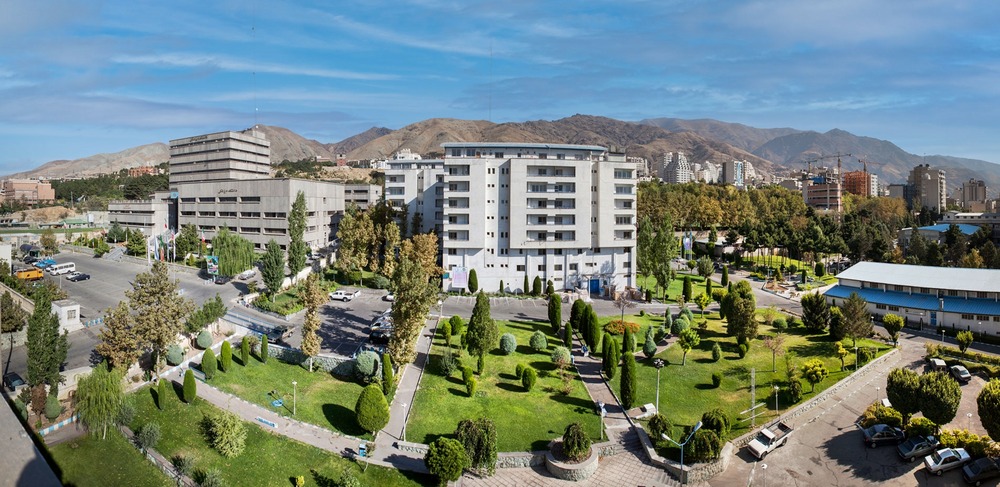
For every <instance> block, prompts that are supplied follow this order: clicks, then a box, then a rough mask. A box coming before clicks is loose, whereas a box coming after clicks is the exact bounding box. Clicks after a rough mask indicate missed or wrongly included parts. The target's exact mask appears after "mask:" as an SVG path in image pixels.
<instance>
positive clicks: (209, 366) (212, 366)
mask: <svg viewBox="0 0 1000 487" xmlns="http://www.w3.org/2000/svg"><path fill="white" fill-rule="evenodd" d="M218 366H219V362H218V360H216V358H215V352H213V351H212V349H211V348H209V349H208V350H205V355H202V357H201V371H202V372H204V373H205V380H210V379H211V378H212V377H215V371H216V370H217V368H218Z"/></svg>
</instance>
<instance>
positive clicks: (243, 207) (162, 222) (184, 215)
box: [108, 128, 380, 249]
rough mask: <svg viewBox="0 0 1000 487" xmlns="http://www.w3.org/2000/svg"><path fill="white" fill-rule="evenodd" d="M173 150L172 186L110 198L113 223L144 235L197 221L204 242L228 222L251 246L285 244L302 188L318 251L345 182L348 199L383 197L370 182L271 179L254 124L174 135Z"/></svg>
mask: <svg viewBox="0 0 1000 487" xmlns="http://www.w3.org/2000/svg"><path fill="white" fill-rule="evenodd" d="M170 154H171V156H170V190H169V191H164V192H158V193H156V194H155V195H153V197H152V198H151V199H149V200H141V201H113V202H111V203H110V204H109V205H108V210H109V218H110V219H111V220H112V221H114V220H117V221H118V222H119V223H120V224H121V225H122V226H125V227H129V228H138V229H141V230H142V231H143V233H144V234H145V235H147V236H154V235H157V236H158V235H161V234H169V233H172V232H177V231H179V230H180V228H181V227H183V226H184V225H194V226H195V227H196V228H197V229H198V230H199V233H201V234H203V235H204V236H205V239H206V240H211V239H212V238H213V237H214V236H215V235H216V234H217V233H218V232H219V231H221V230H222V229H223V228H227V229H229V231H231V232H234V233H236V234H238V235H240V236H242V237H244V238H246V239H247V240H249V241H250V242H252V243H253V244H254V248H256V249H263V248H264V246H265V245H266V244H267V242H268V241H269V240H271V239H274V240H275V241H276V242H277V243H278V244H279V245H280V246H281V248H282V249H287V248H288V243H289V240H290V238H289V236H288V212H289V211H290V210H291V207H292V204H293V203H294V202H295V198H296V196H297V195H298V193H299V192H300V191H301V192H302V193H303V194H304V195H305V198H306V230H305V233H304V235H303V238H304V240H305V241H306V244H307V245H308V246H309V247H310V248H313V249H316V248H320V247H325V246H327V245H329V242H330V241H331V240H332V239H333V238H334V237H335V235H336V225H337V222H339V220H340V217H341V216H342V215H343V212H344V209H345V208H346V204H347V198H346V193H345V191H347V189H346V188H348V187H349V188H350V191H351V193H350V194H351V199H352V200H353V201H355V202H356V203H361V204H364V205H366V206H367V205H368V204H370V203H371V202H372V201H378V198H379V197H380V190H379V189H378V188H377V187H373V186H370V185H344V184H341V183H334V182H326V181H315V180H304V179H291V178H284V179H273V178H271V177H270V168H271V166H270V143H269V142H268V141H267V139H266V138H265V137H264V134H263V133H262V132H259V131H257V130H255V129H253V128H251V129H248V130H245V131H243V132H232V131H229V132H218V133H214V134H207V135H199V136H195V137H187V138H183V139H176V140H173V141H171V147H170ZM359 206H361V205H359Z"/></svg>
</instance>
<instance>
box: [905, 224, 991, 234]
mask: <svg viewBox="0 0 1000 487" xmlns="http://www.w3.org/2000/svg"><path fill="white" fill-rule="evenodd" d="M951 225H952V224H949V223H939V224H937V225H929V226H926V227H920V228H918V230H930V231H934V232H941V233H944V232H947V231H948V228H949V227H951ZM954 225H955V226H956V227H958V230H959V231H960V232H962V233H964V234H966V235H972V234H974V233H976V232H978V231H979V227H978V226H976V225H969V224H967V223H956V224H954Z"/></svg>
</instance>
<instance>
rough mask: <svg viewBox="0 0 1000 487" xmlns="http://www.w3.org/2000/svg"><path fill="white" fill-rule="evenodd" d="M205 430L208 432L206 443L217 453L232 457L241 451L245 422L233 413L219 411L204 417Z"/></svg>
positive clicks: (245, 435)
mask: <svg viewBox="0 0 1000 487" xmlns="http://www.w3.org/2000/svg"><path fill="white" fill-rule="evenodd" d="M204 425H205V430H206V432H207V433H208V435H207V436H208V443H209V444H210V445H212V448H215V449H216V450H217V451H218V452H219V454H221V455H222V456H224V457H226V458H233V457H236V456H239V455H240V454H241V453H243V448H244V447H245V446H246V439H247V429H246V423H244V422H243V420H242V419H240V417H239V416H237V415H236V414H234V413H231V412H229V411H219V412H217V413H214V414H211V415H209V416H206V417H205V423H204Z"/></svg>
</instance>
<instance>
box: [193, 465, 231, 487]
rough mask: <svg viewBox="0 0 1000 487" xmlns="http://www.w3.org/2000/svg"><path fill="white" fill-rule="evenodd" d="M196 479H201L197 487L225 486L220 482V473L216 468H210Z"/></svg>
mask: <svg viewBox="0 0 1000 487" xmlns="http://www.w3.org/2000/svg"><path fill="white" fill-rule="evenodd" d="M197 477H201V479H200V480H199V481H198V485H200V486H201V487H223V486H224V485H225V484H224V483H223V482H222V471H221V470H219V469H217V468H210V469H208V470H206V471H205V472H202V473H201V475H198V476H197Z"/></svg>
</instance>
